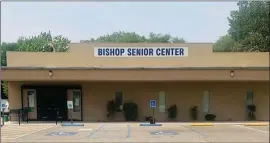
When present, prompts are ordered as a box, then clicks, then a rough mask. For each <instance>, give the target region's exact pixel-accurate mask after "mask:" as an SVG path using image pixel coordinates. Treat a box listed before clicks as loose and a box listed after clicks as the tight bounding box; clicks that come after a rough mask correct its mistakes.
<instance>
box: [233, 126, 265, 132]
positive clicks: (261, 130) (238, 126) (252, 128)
mask: <svg viewBox="0 0 270 143" xmlns="http://www.w3.org/2000/svg"><path fill="white" fill-rule="evenodd" d="M235 126H237V127H240V128H246V129H250V130H254V131H258V132H262V133H269V131H264V130H259V129H255V128H251V127H247V126H241V125H235Z"/></svg>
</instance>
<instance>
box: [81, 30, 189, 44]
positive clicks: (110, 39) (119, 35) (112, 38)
mask: <svg viewBox="0 0 270 143" xmlns="http://www.w3.org/2000/svg"><path fill="white" fill-rule="evenodd" d="M184 42H186V41H185V40H184V39H183V38H180V37H172V36H171V35H170V34H155V33H150V34H149V37H148V38H147V37H145V36H141V35H139V34H137V33H135V32H124V31H120V32H113V33H112V34H107V35H105V36H100V37H98V38H96V39H94V38H90V40H81V43H184Z"/></svg>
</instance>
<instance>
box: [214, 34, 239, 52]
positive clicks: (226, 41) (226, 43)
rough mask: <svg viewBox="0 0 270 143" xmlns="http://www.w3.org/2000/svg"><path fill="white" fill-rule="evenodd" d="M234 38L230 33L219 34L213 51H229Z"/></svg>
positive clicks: (231, 49) (232, 47) (231, 48)
mask: <svg viewBox="0 0 270 143" xmlns="http://www.w3.org/2000/svg"><path fill="white" fill-rule="evenodd" d="M234 43H235V42H234V40H233V39H232V37H231V36H230V35H228V34H227V35H225V36H221V37H220V38H219V39H218V41H217V42H215V43H214V46H213V49H214V51H215V52H230V51H233V49H234Z"/></svg>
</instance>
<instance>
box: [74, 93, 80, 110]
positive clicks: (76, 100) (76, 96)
mask: <svg viewBox="0 0 270 143" xmlns="http://www.w3.org/2000/svg"><path fill="white" fill-rule="evenodd" d="M72 95H73V106H74V107H73V112H80V111H81V91H80V90H73V91H72Z"/></svg>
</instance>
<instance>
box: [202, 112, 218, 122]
mask: <svg viewBox="0 0 270 143" xmlns="http://www.w3.org/2000/svg"><path fill="white" fill-rule="evenodd" d="M204 118H205V120H206V121H215V119H216V115H215V114H206V115H205V116H204Z"/></svg>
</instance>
